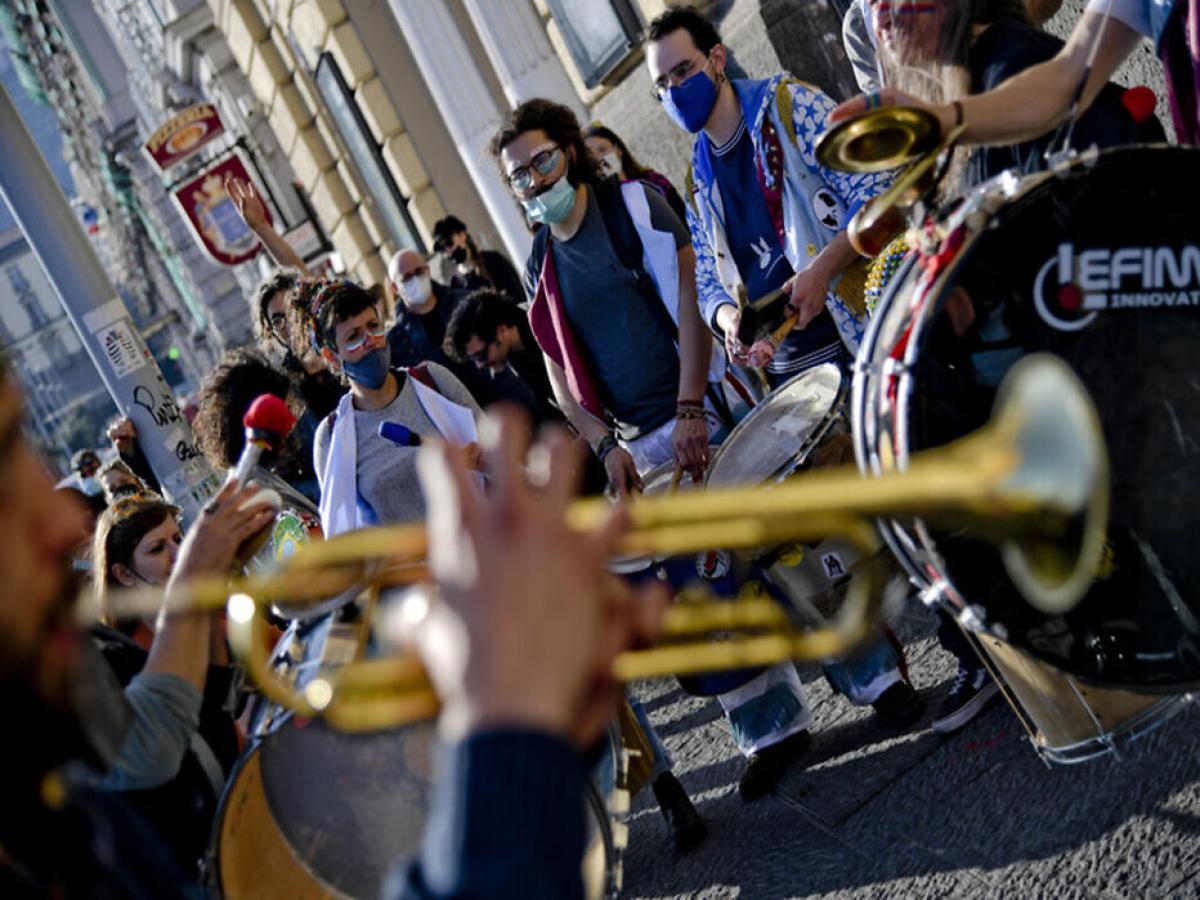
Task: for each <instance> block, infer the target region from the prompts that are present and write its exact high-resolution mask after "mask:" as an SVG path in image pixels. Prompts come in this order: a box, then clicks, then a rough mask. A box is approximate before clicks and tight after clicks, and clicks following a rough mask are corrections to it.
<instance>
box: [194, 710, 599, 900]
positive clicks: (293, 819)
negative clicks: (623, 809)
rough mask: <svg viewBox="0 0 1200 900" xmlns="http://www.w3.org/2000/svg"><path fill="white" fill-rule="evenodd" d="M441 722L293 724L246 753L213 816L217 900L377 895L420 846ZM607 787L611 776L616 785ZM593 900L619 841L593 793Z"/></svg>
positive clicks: (588, 880)
mask: <svg viewBox="0 0 1200 900" xmlns="http://www.w3.org/2000/svg"><path fill="white" fill-rule="evenodd" d="M435 744H436V729H435V726H434V725H433V723H420V724H416V725H410V726H407V727H405V728H400V729H393V730H389V731H381V732H375V733H369V734H346V733H342V732H338V731H335V730H333V729H331V728H329V727H328V726H327V725H325V723H324V722H322V721H320V720H312V721H309V720H303V721H301V720H297V719H295V718H293V717H286V718H285V719H283V720H282V721H281V722H277V723H276V725H275V727H274V729H273V730H271V731H270V732H269V733H267V734H266V735H265V736H264V737H262V738H260V739H259V740H257V741H255V742H254V743H253V744H251V746H250V747H249V748H248V749H247V751H246V752H245V754H243V756H242V758H241V760H240V761H239V763H238V765H237V767H236V768H235V769H234V772H233V774H232V776H231V778H230V781H229V783H228V785H227V786H226V788H225V792H224V794H223V795H222V797H221V802H220V806H219V807H218V809H217V816H216V822H215V824H214V828H213V835H212V841H211V848H210V851H209V858H208V861H207V866H206V868H207V874H208V880H209V883H210V886H211V887H212V889H213V894H214V895H215V896H218V897H226V898H231V900H238V898H252V900H274V898H279V900H307V898H317V897H320V898H325V897H335V896H350V897H378V896H382V895H383V887H384V882H385V879H386V878H387V876H388V873H389V872H390V871H391V870H392V869H393V868H394V867H395V866H396V865H397V864H399V863H401V862H402V861H403V860H404V859H405V858H407V857H410V856H412V855H413V854H415V853H416V852H417V851H418V849H419V847H420V844H421V840H422V837H423V835H424V831H425V824H426V820H427V818H428V813H429V807H430V798H431V795H432V791H433V776H434V768H433V756H434V749H435ZM610 782H611V779H610ZM585 799H586V815H587V818H588V830H589V834H590V839H589V843H588V849H587V852H586V855H585V857H584V860H583V871H584V884H585V887H586V896H588V897H589V898H597V900H598V898H600V897H604V896H609V892H610V884H611V883H612V879H613V877H614V860H615V859H616V858H617V857H616V854H615V853H614V850H613V837H612V829H611V823H610V819H609V813H608V808H607V805H606V803H605V801H604V798H603V797H602V796H601V794H600V793H599V791H598V790H597V789H596V788H595V787H594V786H593V785H591V784H589V785H588V786H587V788H586V790H585Z"/></svg>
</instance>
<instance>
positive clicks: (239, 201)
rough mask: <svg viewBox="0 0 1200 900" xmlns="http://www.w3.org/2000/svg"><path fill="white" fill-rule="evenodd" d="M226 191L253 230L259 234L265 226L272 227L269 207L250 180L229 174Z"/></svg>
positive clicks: (243, 219)
mask: <svg viewBox="0 0 1200 900" xmlns="http://www.w3.org/2000/svg"><path fill="white" fill-rule="evenodd" d="M225 193H227V194H228V195H229V199H230V200H232V201H233V205H234V206H235V207H237V211H238V215H240V216H241V217H242V221H244V222H245V223H246V226H247V227H248V228H249V229H250V230H251V231H253V232H255V233H256V234H257V233H258V232H259V231H261V230H262V229H263V228H270V227H271V225H270V222H269V221H268V220H267V207H266V205H265V204H264V203H263V201H262V197H260V196H258V191H257V190H255V188H254V185H252V184H251V183H250V182H248V181H243V180H242V179H240V178H235V177H233V176H232V175H229V176H227V177H226V178H225Z"/></svg>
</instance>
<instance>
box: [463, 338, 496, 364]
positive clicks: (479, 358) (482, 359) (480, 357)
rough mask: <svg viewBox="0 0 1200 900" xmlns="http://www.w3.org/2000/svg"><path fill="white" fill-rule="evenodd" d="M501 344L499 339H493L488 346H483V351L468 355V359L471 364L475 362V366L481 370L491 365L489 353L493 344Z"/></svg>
mask: <svg viewBox="0 0 1200 900" xmlns="http://www.w3.org/2000/svg"><path fill="white" fill-rule="evenodd" d="M499 342H500V339H499V338H492V339H491V340H490V341H488V342H487V343H486V344H484V345H483V349H482V350H476V351H475V352H474V353H468V354H467V359H469V360H470V361H471V362H473V363H474V364H475V365H477V366H479V367H480V368H484V367H486V366H487V365H489V363H488V351H489V350H491V349H492V345H493V344H498V343H499Z"/></svg>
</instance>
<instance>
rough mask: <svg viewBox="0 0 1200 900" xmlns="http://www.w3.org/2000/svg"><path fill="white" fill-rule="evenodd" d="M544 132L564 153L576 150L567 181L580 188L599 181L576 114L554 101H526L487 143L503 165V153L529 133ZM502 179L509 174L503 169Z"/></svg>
mask: <svg viewBox="0 0 1200 900" xmlns="http://www.w3.org/2000/svg"><path fill="white" fill-rule="evenodd" d="M539 130H540V131H544V132H546V137H548V138H550V140H552V141H553V142H554V143H556V144H558V146H560V147H562V149H563V152H565V153H568V156H570V153H569V152H568V151H570V150H572V149H573V150H574V151H575V159H574V161H573V162H571V163H570V165H569V167H568V169H567V178H568V180H569V181H570V182H571V184H573V185H575V186H576V187H578V186H579V185H580V184H582V183H587V184H595V183H596V182H597V181H599V180H600V176H599V174H598V173H597V172H596V167H595V164H594V163H593V162H592V158H591V156H590V155H589V154H588V149H587V144H585V143H584V142H583V129H582V128H580V126H579V119H577V118H575V113H573V112H571V110H570V109H569V108H567V107H565V106H563V105H562V104H560V103H555V102H553V101H551V100H543V99H541V98H535V99H533V100H526V101H525V102H524V103H522V104H521V105H520V106H518V107H517V108H516V109H514V110H512V112H510V113H509V114H508V115H507V116H505V117H504V121H503V122H502V123H501V124H500V130H499V131H497V132H496V134H495V135H494V136H493V137H492V139H491V141H490V142H489V143H488V150H489V152H491V154H492V157H493V158H494V159H495V160H496V165H497V166H500V153H501V152H502V151H503V150H504V148H505V147H507V146H508V145H509V144H511V143H512V142H513V141H515V140H516V139H517V138H519V137H520V136H521V135H523V134H525V132H527V131H539ZM500 174H501V175H502V176H503V175H505V174H506V173H505V172H504V171H503V170H501V173H500Z"/></svg>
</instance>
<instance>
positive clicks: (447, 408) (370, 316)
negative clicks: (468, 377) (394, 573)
mask: <svg viewBox="0 0 1200 900" xmlns="http://www.w3.org/2000/svg"><path fill="white" fill-rule="evenodd" d="M302 299H303V301H304V303H305V305H306V308H307V309H308V321H307V324H306V330H307V332H308V336H309V340H310V341H311V342H312V344H313V346H314V347H315V348H316V349H317V350H318V352H320V354H321V356H322V358H324V360H325V363H326V365H328V366H329V368H330V369H331V370H332V371H334V372H338V373H341V375H342V377H343V378H345V379H346V380H347V381H348V382H349V385H350V390H349V392H348V393H347V394H346V396H345V397H343V398H342V400H341V402H339V403H338V408H337V409H336V410H335V411H334V412H333V413H332V414H331V415H330V416H328V417H327V418H326V419H325V420H324V421H323V422H322V423H321V424H320V426H319V427H318V428H317V435H316V439H315V441H314V445H313V467H314V468H315V469H316V472H317V478H318V480H319V481H320V483H321V504H320V509H321V527H322V528H323V529H324V532H325V536H326V537H331V536H332V535H335V534H341V533H342V532H345V531H352V530H354V529H358V528H363V527H366V526H368V525H376V524H380V523H397V522H415V521H419V520H420V519H422V518H424V516H425V501H424V498H423V497H422V495H421V489H420V485H419V484H418V482H417V470H416V464H417V449H418V447H419V445H420V443H421V441H422V440H423V439H424V438H427V437H441V438H443V439H445V440H447V441H450V442H451V443H455V444H460V445H464V446H468V448H469V452H470V455H471V458H472V460H474V461H477V460H478V457H479V446H478V444H477V443H475V442H474V435H475V425H474V421H475V418H476V417H477V416H478V415H479V413H480V410H479V406H478V404H476V402H475V399H474V398H473V397H472V396H471V394H470V392H469V391H468V390H467V389H466V388H465V387H464V386H463V384H462V382H460V381H459V380H458V379H457V378H455V377H454V374H453V373H451V372H450V371H448V370H447V369H445V368H443V367H442V366H440V365H438V364H436V363H432V362H429V363H421V364H419V365H414V366H410V367H394V365H393V362H394V361H393V360H392V358H391V352H390V344H389V341H388V337H387V328H386V326H385V324H384V316H383V311H382V310H381V309H380V306H379V303H378V302H377V301H376V299H375V297H373V296H372V295H371V293H370V292H368V291H366V290H364V289H363V288H361V287H359V286H358V285H356V284H354V283H353V282H350V281H321V282H316V283H314V284H313V285H312V286H311V287H310V288H309V289H308V291H307V292H306V293H305V295H304V296H303V298H302ZM467 423H469V424H467ZM389 426H390V428H389ZM389 430H390V431H391V432H393V433H400V434H403V435H405V438H404V439H403V440H401V441H399V442H397V440H396V439H395V438H389V437H387V436H386V434H387V433H388V432H389Z"/></svg>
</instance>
